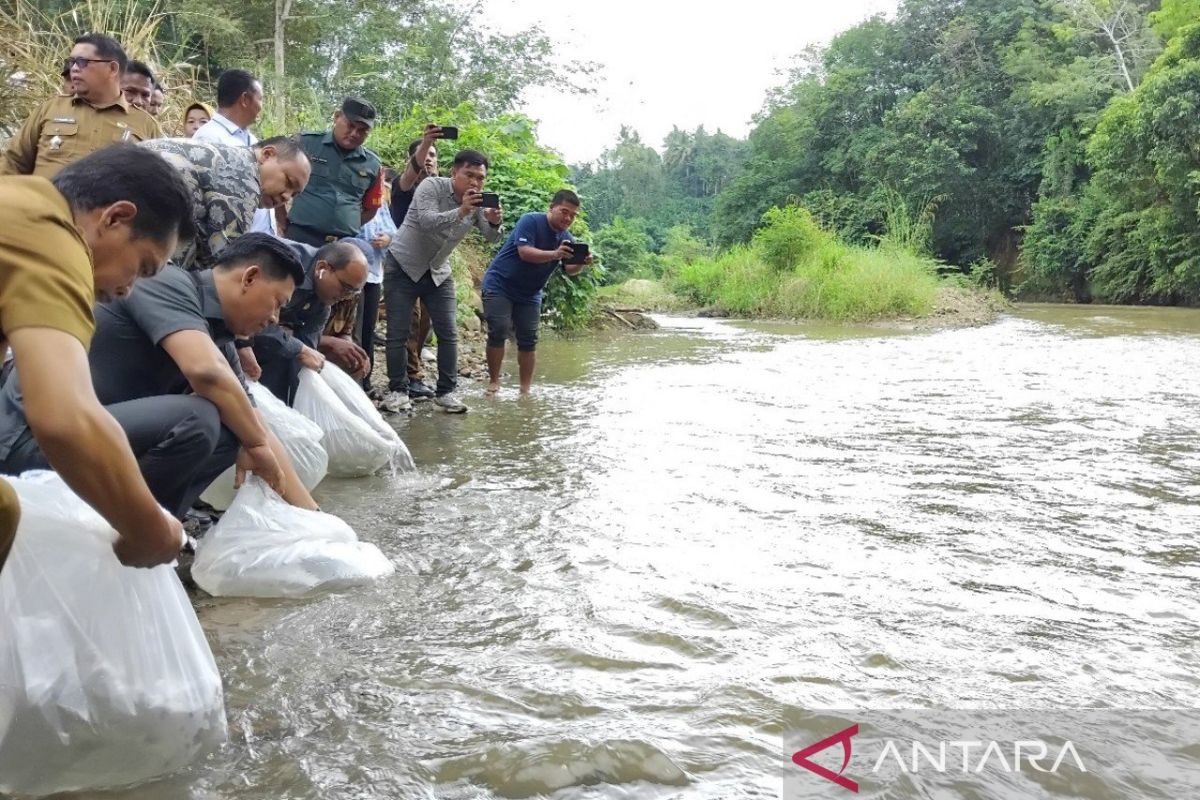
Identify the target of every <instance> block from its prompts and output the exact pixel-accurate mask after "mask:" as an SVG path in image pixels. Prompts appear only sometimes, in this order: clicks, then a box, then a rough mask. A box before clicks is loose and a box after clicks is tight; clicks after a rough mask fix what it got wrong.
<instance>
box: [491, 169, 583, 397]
mask: <svg viewBox="0 0 1200 800" xmlns="http://www.w3.org/2000/svg"><path fill="white" fill-rule="evenodd" d="M578 214H579V196H578V195H576V194H575V193H574V192H572V191H570V190H568V189H563V190H561V191H559V192H557V193H556V194H555V195H554V199H553V200H551V201H550V210H549V211H548V212H546V213H545V214H538V213H532V214H525V215H524V216H522V217H521V219H520V220H518V221H517V225H516V227H515V228H513V232H512V233H510V234H509V235H508V240H507V241H506V242H505V243H504V246H503V247H502V248H500V252H499V253H497V254H496V258H495V259H493V260H492V263H491V266H489V267H488V269H487V272H486V273H484V275H483V314H484V316H485V317H486V318H487V326H488V337H487V364H488V378H489V382H488V388H487V394H488V396H489V397H490V396H493V395H495V394H496V392H497V390H499V388H500V367H501V366H502V365H503V364H504V345H505V341H506V340H507V339H508V334H509V331H512V330H513V329H514V328H515V329H516V335H517V366H518V369H519V372H520V380H521V394H529V387H530V385H531V384H532V383H533V368H534V365H535V363H536V360H537V354H536V349H537V339H538V324H539V320H540V319H541V314H542V289H544V288H545V286H546V282H547V281H549V280H550V276H551V275H553V274H554V271H555V270H557V269H558V268H559V267H562V268H563V272H565V273H566V274H567V275H569V276H571V277H574V276H576V275H578V274H579V273H580V272H582V271H583V268H584V266H586V265H587V264H591V263H592V256H591V254H590V253H589V254H588V256H587V258H586V259H585V260H584V261H583V263H580V264H565V263H564V259H570V258H571V256H572V255H573V250H572V248H571V243H572V242H573V241H574V239H573V238H572V237H571V234H570V233H569V232H568V231H567V228H570V227H571V223H572V222H574V221H575V217H576V216H577V215H578Z"/></svg>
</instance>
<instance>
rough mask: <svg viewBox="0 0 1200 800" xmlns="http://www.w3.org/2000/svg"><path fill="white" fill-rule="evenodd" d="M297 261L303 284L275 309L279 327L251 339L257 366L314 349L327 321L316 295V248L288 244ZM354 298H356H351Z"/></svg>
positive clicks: (299, 243) (275, 326) (268, 329)
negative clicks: (302, 265)
mask: <svg viewBox="0 0 1200 800" xmlns="http://www.w3.org/2000/svg"><path fill="white" fill-rule="evenodd" d="M288 244H289V245H291V246H292V247H294V248H295V249H296V254H297V255H298V256H299V257H300V261H301V262H303V263H305V264H308V269H307V271H306V272H305V274H304V283H302V284H300V285H299V286H297V287H296V290H295V291H294V292H292V299H290V300H288V302H287V304H286V305H285V306H284V307H283V308H281V309H280V310H279V324H278V325H271V326H268V327H267V328H266V330H264V331H262V332H261V333H258V334H255V336H254V356H255V358H257V359H258V362H259V364H263V363H265V362H266V361H272V360H275V359H293V358H295V357H296V356H298V355H300V351H301V350H302V349H303V348H304V346H306V345H307V346H308V347H311V348H313V349H314V350H315V349H317V345H318V344H320V342H321V331H322V330H324V329H325V323H326V322H327V321H328V320H329V306H327V305H326V304H325V303H324V302H322V301H321V298H320V297H319V296H318V295H317V289H316V283H315V282H316V275H314V274H313V270H315V269H316V263H315V262H314V260H313V259H314V256H316V254H317V248H315V247H313V246H311V245H307V244H304V243H302V242H292V241H289V242H288ZM355 299H357V298H355Z"/></svg>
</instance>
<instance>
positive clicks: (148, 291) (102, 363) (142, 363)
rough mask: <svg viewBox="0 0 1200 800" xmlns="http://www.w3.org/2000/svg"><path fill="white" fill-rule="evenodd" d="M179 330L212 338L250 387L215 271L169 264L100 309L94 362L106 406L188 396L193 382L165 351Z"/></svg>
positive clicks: (98, 389)
mask: <svg viewBox="0 0 1200 800" xmlns="http://www.w3.org/2000/svg"><path fill="white" fill-rule="evenodd" d="M179 331H200V332H202V333H204V334H206V335H207V336H209V337H211V338H212V340H213V343H214V344H215V345H216V346H217V347H218V348H219V349H220V350H221V352H222V354H223V355H224V356H225V359H226V361H228V362H229V366H230V369H232V370H233V372H234V374H235V375H237V376H238V379H239V380H240V381H242V383H243V384H244V383H245V376H244V374H243V372H242V367H241V362H240V361H239V360H238V357H237V352H236V351H235V350H234V346H233V333H232V332H231V331H230V330H229V328H228V327H227V326H226V325H225V314H224V312H223V311H222V309H221V299H220V297H219V296H218V295H217V287H216V282H215V280H214V276H213V273H212V270H205V271H203V272H185V271H184V270H182V269H180V268H179V267H176V266H167V267H166V268H165V269H164V270H163V271H162V272H160V273H159V274H158V275H156V276H155V277H153V278H145V279H143V280H140V281H138V282H137V286H136V287H135V289H134V290H133V291H132V292H130V293H129V295H128V296H127V297H123V298H121V299H119V300H116V301H114V302H112V303H107V304H103V305H98V306H97V307H96V335H95V336H94V337H93V339H92V349H91V352H89V353H88V361H89V362H90V363H91V367H92V383H93V384H94V385H95V387H96V396H97V397H98V398H99V399H100V402H101V403H103V404H104V405H111V404H113V403H122V402H124V401H126V400H136V399H138V398H141V397H153V396H156V395H162V394H186V393H188V392H189V391H190V390H191V386H190V385H189V384H188V382H187V378H186V377H185V376H184V374H183V371H182V370H181V369H180V368H179V365H178V364H176V363H175V360H174V359H173V358H171V356H170V354H168V353H167V351H166V350H165V349H163V347H162V342H163V340H164V339H166V338H167V337H168V336H170V335H171V334H173V333H178V332H179Z"/></svg>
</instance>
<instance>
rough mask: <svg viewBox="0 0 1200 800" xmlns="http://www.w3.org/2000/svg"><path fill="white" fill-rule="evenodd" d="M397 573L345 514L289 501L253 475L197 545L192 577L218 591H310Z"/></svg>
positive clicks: (263, 593) (281, 593) (223, 593)
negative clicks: (309, 508) (357, 532)
mask: <svg viewBox="0 0 1200 800" xmlns="http://www.w3.org/2000/svg"><path fill="white" fill-rule="evenodd" d="M395 571H396V568H395V566H394V565H393V564H392V562H391V561H388V559H387V558H386V557H385V556H384V555H383V553H381V552H379V548H378V547H376V546H375V545H373V544H370V543H368V542H360V541H359V540H358V537H357V536H355V535H354V531H353V530H351V529H350V526H349V525H347V524H346V523H345V522H343V521H342V520H340V519H338V518H337V517H335V516H333V515H332V514H325V513H322V512H320V511H306V510H304V509H302V508H296V507H295V506H291V505H288V503H287V502H286V501H285V500H284V499H283V498H282V497H280V496H279V495H277V494H276V493H275V492H273V491H271V490H270V489H269V488H268V487H267V485H266V483H264V482H263V481H262V480H261V479H260V478H250V479H249V480H247V481H246V483H245V484H244V485H243V486H242V488H241V489H240V490H239V491H238V494H237V498H235V499H234V501H233V505H231V506H230V507H229V510H228V511H226V512H225V516H223V517H221V521H220V522H218V523H217V524H216V525H215V526H214V527H213V529H212V530H210V531H209V532H208V534H207V535H206V536H205V537H204V538H203V539H201V540H200V542H199V543H198V545H197V552H196V560H195V562H194V563H193V564H192V580H194V581H195V582H196V585H197V586H199V587H200V588H201V589H203V590H204V591H206V592H208V593H209V594H211V595H215V596H217V597H302V596H304V595H306V594H309V593H311V592H316V591H321V590H326V589H344V588H348V587H351V586H360V585H362V584H365V583H369V582H371V581H374V580H376V579H378V578H382V577H383V576H385V575H390V574H392V573H393V572H395Z"/></svg>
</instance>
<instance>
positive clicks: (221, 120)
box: [192, 69, 279, 236]
mask: <svg viewBox="0 0 1200 800" xmlns="http://www.w3.org/2000/svg"><path fill="white" fill-rule="evenodd" d="M262 102H263V90H262V84H261V83H259V81H258V79H257V78H255V77H254V76H253V75H251V74H250V73H249V72H247V71H246V70H244V69H227V70H225V71H224V72H222V73H221V77H219V78H217V113H216V114H215V115H214V116H213V118H212V119H210V120H209V121H208V122H206V123H204V125H202V126H201V127H200V130H198V131H196V134H195V136H193V137H192V138H194V139H198V140H200V141H202V142H212V143H213V144H232V145H241V146H242V147H249V146H250V145H252V144H256V143H257V142H258V137H257V136H255V135H254V134H253V133H251V132H250V126H251V125H253V124H254V123H255V122H256V121H257V120H258V115H259V114H260V113H262ZM250 232H252V233H253V232H261V233H270V234H274V235H276V236H278V235H279V231H278V228H277V227H276V224H275V214H274V212H273V211H272V210H271V209H266V208H260V209H259V210H258V211H256V212H255V214H254V222H253V224H251V226H250Z"/></svg>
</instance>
